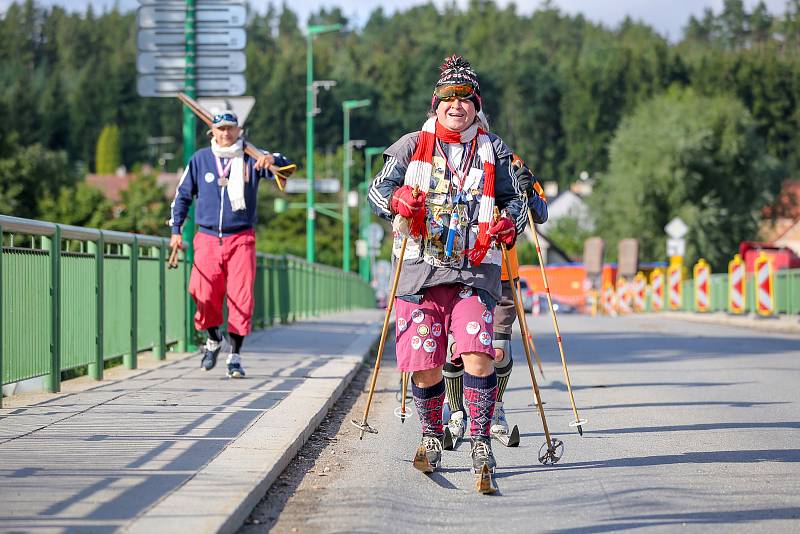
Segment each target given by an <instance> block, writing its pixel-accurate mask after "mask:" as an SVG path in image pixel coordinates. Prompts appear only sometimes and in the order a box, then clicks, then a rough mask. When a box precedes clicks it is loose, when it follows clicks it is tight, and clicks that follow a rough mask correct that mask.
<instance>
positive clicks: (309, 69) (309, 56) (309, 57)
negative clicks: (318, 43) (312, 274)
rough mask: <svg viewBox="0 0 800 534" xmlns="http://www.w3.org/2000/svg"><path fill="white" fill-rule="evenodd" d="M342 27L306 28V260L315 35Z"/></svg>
mask: <svg viewBox="0 0 800 534" xmlns="http://www.w3.org/2000/svg"><path fill="white" fill-rule="evenodd" d="M341 28H342V25H341V24H319V25H311V26H309V27H308V28H307V30H306V180H307V181H308V189H307V190H306V261H309V262H313V261H314V250H315V246H316V245H315V242H314V220H315V218H316V211H315V208H314V115H316V113H317V110H316V106H315V105H314V101H315V96H316V95H315V87H314V36H315V35H317V34H320V33H327V32H335V31H339V30H340V29H341Z"/></svg>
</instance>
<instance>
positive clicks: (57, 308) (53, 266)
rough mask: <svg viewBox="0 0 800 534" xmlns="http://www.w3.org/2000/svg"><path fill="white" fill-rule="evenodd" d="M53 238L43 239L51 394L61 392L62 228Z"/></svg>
mask: <svg viewBox="0 0 800 534" xmlns="http://www.w3.org/2000/svg"><path fill="white" fill-rule="evenodd" d="M55 226H56V228H55V232H53V237H52V238H49V237H42V245H43V247H44V248H45V250H48V251H49V252H50V373H49V374H48V375H47V376H46V378H45V387H46V389H47V391H49V392H50V393H57V392H59V391H61V328H60V327H61V226H59V225H55Z"/></svg>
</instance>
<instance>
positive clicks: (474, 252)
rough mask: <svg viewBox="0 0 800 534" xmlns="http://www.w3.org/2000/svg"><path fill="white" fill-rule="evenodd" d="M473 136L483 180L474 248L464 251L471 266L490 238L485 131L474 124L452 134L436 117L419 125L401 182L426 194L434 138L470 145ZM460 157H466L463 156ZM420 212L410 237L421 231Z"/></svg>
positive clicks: (490, 174) (490, 180)
mask: <svg viewBox="0 0 800 534" xmlns="http://www.w3.org/2000/svg"><path fill="white" fill-rule="evenodd" d="M476 135H477V136H478V157H480V158H481V164H482V165H483V175H484V181H483V191H482V193H481V195H482V196H481V202H480V208H479V210H478V239H477V241H476V242H475V248H473V249H471V250H469V251H467V256H468V257H469V261H470V263H472V265H479V264H480V263H481V262H482V261H483V258H484V257H485V256H486V253H487V252H488V251H489V246H490V245H491V243H492V240H491V236H489V224H490V223H491V221H492V217H493V216H494V177H495V172H494V148H493V147H492V142H491V140H490V139H489V136H488V135H486V132H485V131H484V130H482V129H481V128H480V127H479V126H478V124H477V123H475V124H473V125H472V126H470V127H469V128H467V129H466V130H464V131H462V132H454V131H453V130H450V129H448V128H446V127H444V126H443V125H441V124H440V123H439V122H438V121H437V120H436V117H431V118H430V119H428V120H427V121H425V124H423V125H422V130H421V131H420V134H419V140H418V141H417V147H416V148H415V149H414V154H413V155H412V156H411V162H410V163H409V164H408V169H407V170H406V175H405V178H404V180H403V183H404V185H409V186H411V187H418V188H419V190H420V191H421V192H422V193H425V194H427V192H428V189H429V188H430V183H431V175H432V174H433V152H434V148H435V146H436V139H439V140H441V141H442V142H443V143H462V144H464V143H469V142H471V141H472V140H473V139H474V138H475V136H476ZM464 157H467V156H466V154H465V155H464ZM420 212H421V217H420V218H417V219H415V220H414V221H412V223H411V233H412V234H413V235H420V234H424V232H425V211H424V210H420Z"/></svg>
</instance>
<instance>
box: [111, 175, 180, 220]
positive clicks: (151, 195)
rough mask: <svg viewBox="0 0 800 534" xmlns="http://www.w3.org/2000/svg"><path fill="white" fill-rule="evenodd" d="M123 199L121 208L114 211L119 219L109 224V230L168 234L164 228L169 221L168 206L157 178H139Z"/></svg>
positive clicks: (140, 176)
mask: <svg viewBox="0 0 800 534" xmlns="http://www.w3.org/2000/svg"><path fill="white" fill-rule="evenodd" d="M121 197H122V198H121V200H120V204H121V205H120V208H119V209H115V211H118V216H117V218H115V219H112V220H111V221H109V223H108V224H107V225H106V227H107V228H110V229H112V230H120V231H123V232H136V233H140V234H150V235H167V234H168V233H169V228H168V227H167V225H166V224H165V223H166V221H167V219H169V203H168V202H167V200H166V196H165V191H164V188H163V187H162V186H160V185H159V184H158V183H157V182H156V176H155V174H151V173H141V174H136V176H135V177H134V179H133V180H131V182H130V183H129V184H128V188H127V189H125V190H124V191H122V193H121Z"/></svg>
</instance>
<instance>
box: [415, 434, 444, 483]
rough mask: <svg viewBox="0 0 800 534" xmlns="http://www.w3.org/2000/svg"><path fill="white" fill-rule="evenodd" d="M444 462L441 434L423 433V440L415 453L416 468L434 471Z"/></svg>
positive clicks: (428, 472) (426, 471) (427, 471)
mask: <svg viewBox="0 0 800 534" xmlns="http://www.w3.org/2000/svg"><path fill="white" fill-rule="evenodd" d="M441 463H442V442H441V439H440V437H439V436H436V435H427V436H426V435H423V436H422V442H421V443H420V444H419V447H417V452H416V453H415V454H414V469H417V470H418V471H422V472H423V473H426V474H430V473H433V472H434V471H435V470H436V468H438V467H439V465H441Z"/></svg>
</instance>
